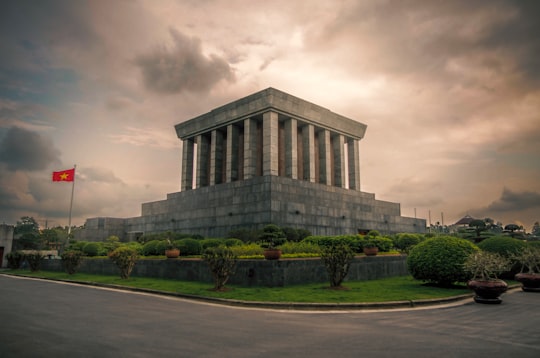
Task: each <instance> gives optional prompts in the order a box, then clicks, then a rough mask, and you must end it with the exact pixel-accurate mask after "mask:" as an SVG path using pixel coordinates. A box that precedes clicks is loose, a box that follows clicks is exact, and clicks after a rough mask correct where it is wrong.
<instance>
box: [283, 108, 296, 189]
mask: <svg viewBox="0 0 540 358" xmlns="http://www.w3.org/2000/svg"><path fill="white" fill-rule="evenodd" d="M297 141H298V123H297V120H296V119H294V118H289V119H287V120H286V121H285V176H286V177H288V178H293V179H298V153H297V150H298V142H297Z"/></svg>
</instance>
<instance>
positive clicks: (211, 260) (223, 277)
mask: <svg viewBox="0 0 540 358" xmlns="http://www.w3.org/2000/svg"><path fill="white" fill-rule="evenodd" d="M203 259H204V260H205V261H206V262H207V263H208V266H209V267H210V271H211V272H212V276H213V277H214V290H216V291H223V290H224V289H225V283H227V281H228V280H229V277H230V276H231V275H234V272H235V269H236V261H237V257H236V255H235V253H234V252H233V250H231V249H230V248H228V247H226V246H224V245H222V246H218V247H211V248H208V249H206V250H205V251H204V254H203Z"/></svg>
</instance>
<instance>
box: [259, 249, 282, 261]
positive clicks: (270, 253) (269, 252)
mask: <svg viewBox="0 0 540 358" xmlns="http://www.w3.org/2000/svg"><path fill="white" fill-rule="evenodd" d="M263 255H264V258H265V259H266V260H279V258H280V257H281V250H280V249H265V250H264V253H263Z"/></svg>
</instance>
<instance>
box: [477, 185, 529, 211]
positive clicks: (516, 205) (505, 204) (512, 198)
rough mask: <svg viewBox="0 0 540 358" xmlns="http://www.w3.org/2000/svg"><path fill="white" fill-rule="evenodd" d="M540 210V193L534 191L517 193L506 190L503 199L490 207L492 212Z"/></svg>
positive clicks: (488, 208) (502, 195)
mask: <svg viewBox="0 0 540 358" xmlns="http://www.w3.org/2000/svg"><path fill="white" fill-rule="evenodd" d="M532 208H537V209H540V193H537V192H533V191H522V192H515V191H512V190H510V189H508V188H504V189H503V192H502V194H501V197H500V198H499V199H497V200H495V201H494V202H492V203H491V204H489V205H488V207H487V210H489V211H492V212H505V211H508V212H515V211H522V210H527V209H532Z"/></svg>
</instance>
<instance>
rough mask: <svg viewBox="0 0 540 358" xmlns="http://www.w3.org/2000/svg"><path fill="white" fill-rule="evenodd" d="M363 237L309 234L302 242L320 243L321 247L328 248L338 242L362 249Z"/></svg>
mask: <svg viewBox="0 0 540 358" xmlns="http://www.w3.org/2000/svg"><path fill="white" fill-rule="evenodd" d="M361 240H362V239H361V237H360V236H358V235H340V236H308V237H306V238H305V239H304V240H302V242H306V243H310V244H315V245H319V246H320V247H321V248H325V247H326V248H327V247H331V246H335V245H338V244H344V245H347V246H349V247H350V248H351V249H352V250H353V251H355V252H360V251H362V245H361Z"/></svg>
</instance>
